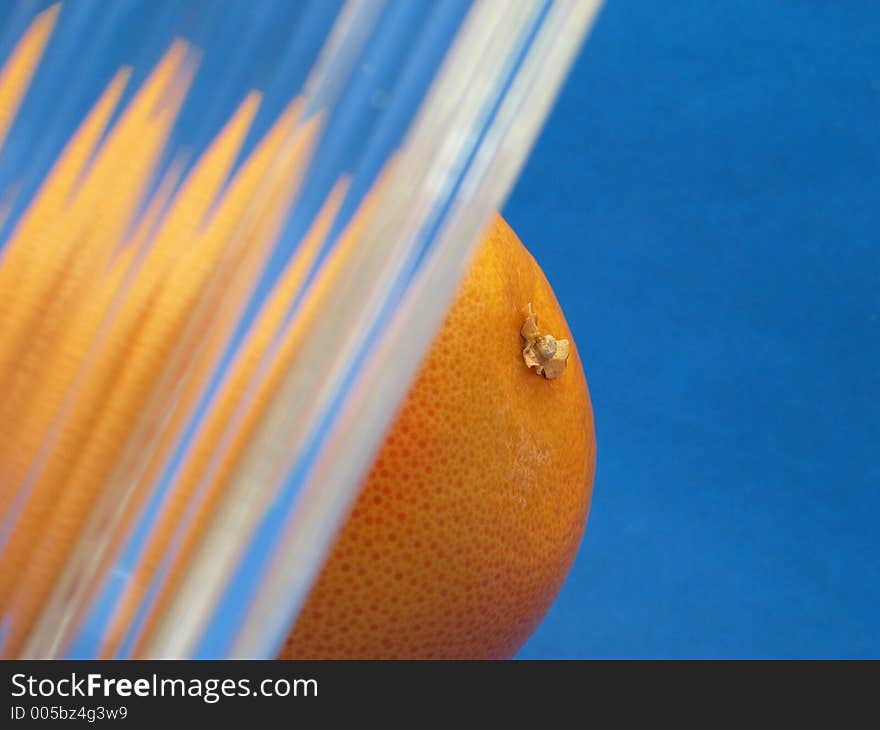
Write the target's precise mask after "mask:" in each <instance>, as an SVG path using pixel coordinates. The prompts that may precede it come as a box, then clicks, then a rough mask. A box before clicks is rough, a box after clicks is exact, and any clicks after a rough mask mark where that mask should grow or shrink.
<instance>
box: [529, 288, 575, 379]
mask: <svg viewBox="0 0 880 730" xmlns="http://www.w3.org/2000/svg"><path fill="white" fill-rule="evenodd" d="M519 333H520V336H521V337H522V338H523V342H524V347H523V351H522V353H523V360H525V361H526V366H527V367H529V368H535V372H536V373H537V374H538V375H543V376H544V377H545V378H547V380H553V379H554V378H558V377H559V376H560V375H562V373H563V372H564V371H565V365H566V363H567V362H568V356H569V353H570V352H571V344H570V343H569V341H568V340H557V339H556V338H555V337H554V336H553V335H551V334H547V333H542V332H541V331H540V330H539V329H538V317H537V315H536V314H535V312H534V310H532V303H531V302H529V304H528V307H527V312H526V321H525V322H524V323H523V326H522V329H520V331H519Z"/></svg>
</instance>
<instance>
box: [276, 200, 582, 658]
mask: <svg viewBox="0 0 880 730" xmlns="http://www.w3.org/2000/svg"><path fill="white" fill-rule="evenodd" d="M529 302H531V303H532V307H533V309H534V311H535V313H536V315H537V324H538V327H539V329H540V330H541V332H542V333H550V334H551V335H553V336H554V337H556V338H557V339H559V338H567V339H569V340H571V332H570V331H569V328H568V325H567V324H566V321H565V318H564V316H563V314H562V310H561V309H560V307H559V303H558V302H557V301H556V297H555V295H554V294H553V291H552V289H551V288H550V285H549V284H548V282H547V280H546V278H545V277H544V274H543V272H542V271H541V269H540V267H539V266H538V264H537V263H536V262H535V260H534V259H533V258H532V256H531V255H530V254H529V252H528V251H527V250H526V249H525V247H524V246H523V245H522V243H520V241H519V239H518V238H517V237H516V234H514V232H513V231H512V230H511V229H510V227H509V226H508V225H507V223H506V222H505V221H504V220H503V219H502V218H501V217H500V216H498V217H496V220H495V221H494V223H493V224H492V225H491V226H490V229H489V231H488V233H487V235H486V237H485V240H484V242H483V243H482V244H481V246H480V247H479V248H478V250H477V252H476V254H475V258H474V259H473V261H472V263H471V267H470V269H469V272H468V274H467V276H466V278H465V280H464V281H463V283H462V285H461V289H460V291H459V292H458V295H457V297H456V300H455V302H454V304H453V306H452V307H451V309H450V311H449V314H448V316H447V319H446V321H445V324H444V325H443V327H442V329H441V331H440V333H439V334H438V336H437V338H436V340H435V342H434V344H433V346H432V349H431V350H430V352H429V354H428V357H427V359H426V361H425V362H424V363H423V365H422V368H421V371H420V374H419V375H418V378H417V380H416V382H415V383H414V385H413V387H412V388H411V390H410V392H409V395H408V397H407V399H406V401H405V403H404V405H403V406H402V409H401V411H400V412H399V413H398V415H397V417H396V420H395V422H394V424H393V426H392V428H391V430H390V432H389V435H388V436H387V438H386V440H385V442H384V444H383V446H382V448H381V450H380V453H379V454H378V457H377V459H376V461H375V463H374V465H373V468H372V470H371V472H370V474H369V476H368V478H367V479H366V482H365V484H364V485H363V487H362V489H361V491H360V493H359V497H358V498H357V500H356V502H355V504H354V507H353V510H352V511H351V513H350V515H349V517H348V520H347V522H346V523H345V525H344V527H343V528H342V530H341V533H340V534H339V536H338V538H337V540H336V543H335V546H334V548H333V550H332V552H331V554H330V557H329V559H328V562H327V563H326V565H325V566H324V568H323V571H322V573H321V575H320V577H319V579H318V580H317V582H316V584H315V585H314V586H313V588H312V591H311V593H310V596H309V598H308V599H307V601H306V603H305V605H304V607H303V610H302V611H301V613H300V615H299V618H298V619H297V622H296V624H295V626H294V628H293V630H292V632H291V634H290V635H289V637H288V640H287V642H286V645H285V646H284V648H283V650H282V652H281V655H280V657H281V658H286V659H446V658H449V659H452V658H470V659H498V658H506V657H511V656H513V655H514V654H515V653H516V651H517V650H518V649H519V648H520V647H521V646H522V644H523V643H524V642H525V640H526V639H527V638H528V637H529V635H530V634H531V633H532V631H534V629H535V628H536V627H537V625H538V624H539V622H540V621H541V620H542V619H543V617H544V615H545V614H546V612H547V610H548V609H549V607H550V605H551V603H552V602H553V600H554V598H555V597H556V595H557V593H558V592H559V589H560V588H561V586H562V583H563V581H564V579H565V577H566V574H567V573H568V570H569V568H570V567H571V564H572V561H573V560H574V557H575V554H576V552H577V550H578V546H579V544H580V541H581V537H582V535H583V530H584V526H585V523H586V520H587V514H588V511H589V505H590V496H591V492H592V484H593V474H594V470H595V455H596V444H595V437H594V432H593V414H592V409H591V406H590V398H589V394H588V391H587V383H586V380H585V378H584V373H583V369H582V366H581V362H580V359H579V357H578V352H577V349H576V348H575V347H574V343H573V342H572V351H571V355H570V357H569V360H568V363H567V367H566V369H565V371H564V372H563V373H562V375H560V376H559V377H558V378H557V379H555V380H546V379H545V378H544V377H543V376H540V375H537V374H536V373H535V371H534V370H530V369H528V368H527V367H526V365H525V362H524V360H523V356H522V347H523V344H522V340H521V338H520V334H519V333H520V328H521V327H522V325H523V323H524V321H525V317H526V311H527V306H528V304H529Z"/></svg>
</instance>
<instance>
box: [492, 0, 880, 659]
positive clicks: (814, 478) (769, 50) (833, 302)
mask: <svg viewBox="0 0 880 730" xmlns="http://www.w3.org/2000/svg"><path fill="white" fill-rule="evenodd" d="M878 28H880V3H876V2H872V1H870V0H864V1H863V2H846V3H839V2H835V3H831V2H821V1H819V0H813V1H810V0H787V1H786V2H781V1H779V0H776V1H773V0H727V1H725V2H705V0H666V1H665V2H656V1H655V0H630V1H627V0H608V2H607V4H606V7H605V9H604V10H603V12H602V14H601V16H600V18H599V21H598V23H597V25H596V27H595V29H594V32H593V35H592V38H591V40H590V41H589V43H588V45H587V47H586V48H585V51H584V52H583V53H582V54H581V57H580V59H579V61H578V62H577V64H576V66H575V68H574V69H573V72H572V74H571V76H570V77H569V80H568V82H567V85H566V86H565V88H564V92H563V93H562V95H561V98H560V100H559V102H558V104H557V106H556V108H555V110H554V113H553V115H552V117H551V119H550V120H549V123H548V125H547V127H546V129H545V131H544V133H543V135H542V137H541V138H540V140H539V142H538V144H537V146H536V148H535V150H534V154H533V155H532V158H531V160H530V162H529V164H528V166H527V167H526V169H525V170H524V172H523V175H522V177H521V179H520V182H519V184H518V186H517V187H516V189H515V191H514V193H513V195H512V196H511V198H510V200H509V202H508V204H507V206H506V208H505V210H504V212H505V215H506V216H507V218H508V220H509V221H510V222H511V224H512V225H513V227H514V228H515V229H516V230H517V231H518V233H519V234H520V236H521V237H522V239H523V240H524V241H525V242H526V244H527V246H528V247H529V248H530V249H531V250H532V251H533V253H534V254H535V256H536V257H537V259H538V260H539V262H540V263H541V265H542V266H543V268H544V270H545V272H546V273H547V276H548V278H549V279H550V281H551V282H552V283H553V285H554V288H555V290H556V292H557V295H558V297H559V299H560V301H561V302H562V305H563V308H564V310H565V312H566V316H567V317H568V320H569V323H570V325H571V328H572V330H573V332H574V336H575V339H576V341H577V344H578V347H579V349H580V351H581V354H582V357H583V359H584V362H585V368H586V372H587V378H588V381H589V383H590V390H591V395H592V399H593V407H594V410H595V419H596V430H597V439H598V471H597V476H596V482H595V491H594V494H593V505H592V513H591V516H590V521H589V524H588V527H587V533H586V536H585V538H584V542H583V545H582V548H581V552H580V554H579V556H578V559H577V562H576V564H575V566H574V568H573V570H572V573H571V575H570V577H569V580H568V582H567V584H566V585H565V587H564V589H563V591H562V593H561V595H560V597H559V599H558V601H557V602H556V604H555V606H554V607H553V609H552V610H551V611H550V614H549V615H548V618H547V619H546V621H545V622H544V624H543V625H542V626H541V627H540V628H539V630H538V631H537V633H536V634H535V635H534V636H533V638H532V639H531V640H530V641H529V643H528V644H527V645H526V647H525V648H524V649H523V650H522V652H521V653H520V656H521V657H523V658H538V657H565V658H568V657H571V658H575V657H578V658H579V657H658V658H666V657H669V658H678V657H880V468H878V456H880V438H878V436H880V428H878V416H880V412H878V411H880V409H878V402H880V254H878V231H880V34H878V32H877V30H878Z"/></svg>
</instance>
